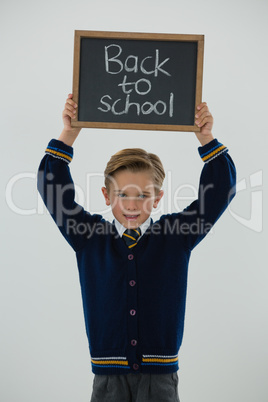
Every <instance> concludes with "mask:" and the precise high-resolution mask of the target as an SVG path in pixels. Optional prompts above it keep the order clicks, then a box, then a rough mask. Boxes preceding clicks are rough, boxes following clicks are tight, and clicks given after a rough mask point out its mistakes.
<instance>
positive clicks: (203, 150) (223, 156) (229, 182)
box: [163, 103, 236, 250]
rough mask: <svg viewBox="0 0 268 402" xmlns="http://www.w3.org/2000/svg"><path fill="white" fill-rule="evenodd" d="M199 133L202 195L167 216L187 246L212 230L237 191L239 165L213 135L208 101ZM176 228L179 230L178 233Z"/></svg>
mask: <svg viewBox="0 0 268 402" xmlns="http://www.w3.org/2000/svg"><path fill="white" fill-rule="evenodd" d="M196 124H197V125H199V127H201V131H200V133H198V132H197V133H195V135H196V136H197V138H198V140H199V142H200V144H201V146H200V147H199V148H198V151H199V155H200V157H201V158H202V160H203V162H204V167H203V169H202V172H201V175H200V182H199V190H198V198H197V199H196V200H195V201H194V202H192V203H191V204H190V205H189V206H188V207H187V208H185V209H184V210H183V211H182V212H179V213H173V214H170V215H165V216H163V218H164V219H167V221H168V225H169V227H171V228H173V233H174V231H175V230H174V229H176V228H177V232H178V233H179V234H180V235H181V236H182V238H183V241H184V243H185V245H186V247H187V248H188V249H189V250H192V249H193V248H194V247H195V246H196V245H197V244H198V243H199V242H200V241H201V240H202V239H203V238H204V237H205V236H206V234H207V233H208V232H209V230H210V229H211V228H212V226H213V225H214V224H215V223H216V221H217V220H218V219H219V217H220V216H221V215H222V213H223V212H224V211H225V210H226V208H227V207H228V205H229V203H230V202H231V200H232V199H233V197H234V195H235V185H236V169H235V165H234V162H233V160H232V158H231V157H230V155H229V153H228V149H227V147H226V146H225V145H224V144H222V143H220V142H219V141H218V140H217V139H216V138H214V137H213V135H212V127H213V117H212V115H211V113H210V111H209V109H208V107H207V104H206V103H202V104H200V105H199V106H198V108H197V113H196ZM177 232H176V233H177Z"/></svg>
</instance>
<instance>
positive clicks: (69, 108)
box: [58, 94, 81, 146]
mask: <svg viewBox="0 0 268 402" xmlns="http://www.w3.org/2000/svg"><path fill="white" fill-rule="evenodd" d="M72 98H73V94H69V95H68V98H67V99H66V103H65V107H64V110H63V112H62V121H63V125H64V128H63V131H62V133H61V135H60V137H59V138H58V140H60V141H63V142H64V143H65V144H67V145H70V146H72V145H73V143H74V141H75V140H76V138H77V136H78V134H79V133H80V131H81V128H79V127H72V126H71V120H72V119H74V118H75V116H76V113H77V104H76V103H75V102H74V101H73V100H72Z"/></svg>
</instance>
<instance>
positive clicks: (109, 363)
mask: <svg viewBox="0 0 268 402" xmlns="http://www.w3.org/2000/svg"><path fill="white" fill-rule="evenodd" d="M91 363H92V366H97V367H116V368H118V367H120V368H126V369H129V368H130V367H129V365H128V361H127V358H126V357H92V359H91Z"/></svg>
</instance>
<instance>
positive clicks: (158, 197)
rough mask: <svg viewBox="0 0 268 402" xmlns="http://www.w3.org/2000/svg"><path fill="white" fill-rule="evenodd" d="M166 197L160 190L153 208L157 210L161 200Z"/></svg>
mask: <svg viewBox="0 0 268 402" xmlns="http://www.w3.org/2000/svg"><path fill="white" fill-rule="evenodd" d="M163 195H164V191H163V190H160V191H159V193H158V194H157V196H156V197H155V200H154V203H153V207H154V208H157V205H158V204H159V201H160V200H161V198H162V197H163Z"/></svg>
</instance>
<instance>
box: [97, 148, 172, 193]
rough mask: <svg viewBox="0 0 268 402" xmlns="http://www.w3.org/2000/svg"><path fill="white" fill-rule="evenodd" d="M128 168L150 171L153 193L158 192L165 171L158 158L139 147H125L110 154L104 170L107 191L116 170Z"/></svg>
mask: <svg viewBox="0 0 268 402" xmlns="http://www.w3.org/2000/svg"><path fill="white" fill-rule="evenodd" d="M122 170H129V171H131V172H133V173H135V172H140V171H147V172H149V173H151V175H152V180H153V183H154V187H155V193H156V194H158V193H159V191H160V189H161V187H162V184H163V181H164V178H165V171H164V168H163V165H162V162H161V160H160V158H159V157H158V156H157V155H155V154H152V153H148V152H147V151H145V150H144V149H141V148H126V149H122V150H121V151H119V152H117V153H116V154H114V155H112V156H111V159H110V160H109V162H108V163H107V166H106V169H105V171H104V177H105V181H104V183H105V187H106V188H107V190H108V192H109V190H110V183H111V181H112V179H111V178H112V177H113V176H114V175H115V173H116V172H118V171H122Z"/></svg>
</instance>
